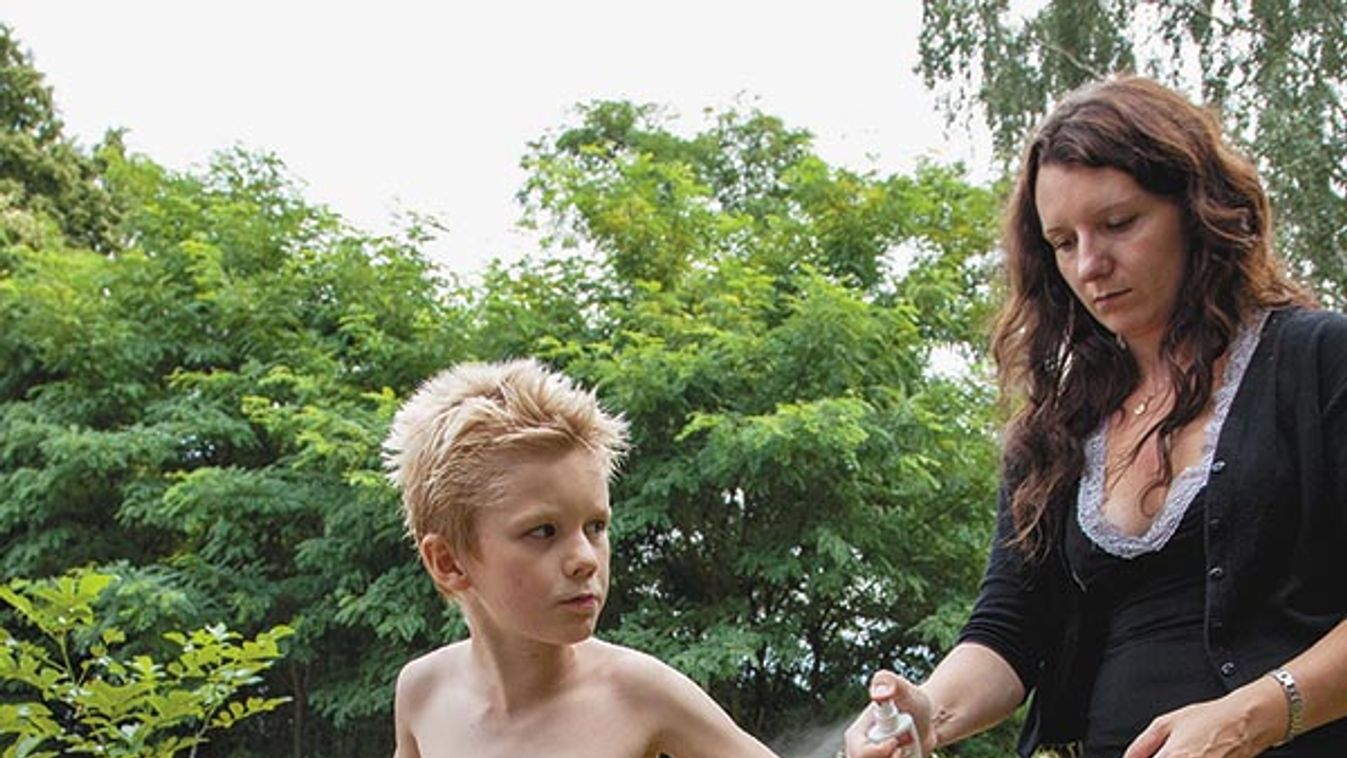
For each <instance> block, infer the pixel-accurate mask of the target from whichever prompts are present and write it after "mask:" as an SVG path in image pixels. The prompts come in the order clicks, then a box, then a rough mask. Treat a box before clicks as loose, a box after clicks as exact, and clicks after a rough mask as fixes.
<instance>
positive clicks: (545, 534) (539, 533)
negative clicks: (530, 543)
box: [528, 524, 557, 539]
mask: <svg viewBox="0 0 1347 758" xmlns="http://www.w3.org/2000/svg"><path fill="white" fill-rule="evenodd" d="M556 534H557V528H556V527H555V526H553V525H552V524H542V525H540V526H535V527H533V528H532V529H530V530H529V531H528V536H529V537H539V538H542V539H548V538H550V537H555V536H556Z"/></svg>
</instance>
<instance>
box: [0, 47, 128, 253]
mask: <svg viewBox="0 0 1347 758" xmlns="http://www.w3.org/2000/svg"><path fill="white" fill-rule="evenodd" d="M63 129H64V127H63V125H62V123H61V121H60V119H59V118H58V117H57V115H56V108H55V105H54V104H53V101H52V94H51V89H50V88H48V87H46V86H45V85H44V84H43V83H42V74H40V73H39V72H38V71H37V70H35V69H34V68H33V66H32V60H31V57H30V56H29V55H28V54H27V53H25V52H24V51H23V50H22V49H20V47H19V42H18V40H17V39H15V37H14V34H13V32H12V31H11V30H10V28H9V27H8V26H7V25H5V24H3V23H0V206H5V205H9V206H14V207H19V208H29V209H32V210H35V211H38V212H40V213H43V214H45V215H47V216H49V217H50V218H51V219H53V220H54V221H55V222H56V223H57V224H58V225H59V226H60V227H61V229H62V230H63V231H64V233H65V234H66V235H68V236H69V237H70V239H72V240H74V241H76V242H77V243H78V244H81V245H87V246H89V247H92V248H93V249H95V250H99V251H104V252H106V251H109V250H111V249H112V247H113V237H114V234H113V229H114V227H115V226H116V223H117V215H118V214H117V209H116V207H115V205H114V203H113V201H112V197H111V195H110V194H109V193H108V192H107V191H106V190H105V189H104V187H103V186H102V181H101V180H102V173H103V170H104V168H105V164H104V162H103V161H102V160H101V158H99V157H97V156H89V155H86V154H84V153H83V152H81V151H80V150H79V149H78V148H77V147H76V146H75V145H73V144H72V143H71V142H70V140H68V139H66V137H65V136H64V134H63V133H62V132H63ZM106 142H107V145H108V146H109V147H112V146H115V145H116V144H118V142H119V137H118V135H117V134H110V135H109V136H108V138H107V140H106ZM14 241H16V240H15V238H14V237H13V236H11V234H6V233H4V232H3V231H0V244H5V245H8V244H11V243H13V242H14ZM0 269H3V266H0Z"/></svg>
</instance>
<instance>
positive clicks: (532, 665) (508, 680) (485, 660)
mask: <svg viewBox="0 0 1347 758" xmlns="http://www.w3.org/2000/svg"><path fill="white" fill-rule="evenodd" d="M586 642H588V640H586V641H585V642H580V643H576V644H568V645H554V644H547V643H540V642H537V641H534V640H523V639H519V638H513V639H502V638H500V637H499V636H497V635H492V634H480V635H479V634H477V633H473V635H472V636H471V637H470V638H469V646H470V649H471V651H472V661H473V667H474V668H475V669H476V670H477V674H478V676H480V677H481V679H480V681H481V684H482V685H483V687H484V688H485V691H486V694H487V695H488V696H489V699H490V701H491V703H492V704H493V706H497V707H499V708H501V709H502V712H503V713H505V714H511V713H515V712H518V711H522V710H527V709H528V708H529V707H530V706H531V705H533V704H534V703H538V702H542V701H547V700H549V699H551V698H553V697H554V696H555V695H556V693H557V691H558V690H561V689H564V688H565V687H566V685H567V683H568V682H569V681H570V680H571V674H572V673H573V672H574V670H575V665H576V658H577V654H576V652H577V648H578V647H579V646H581V645H584V644H585V643H586Z"/></svg>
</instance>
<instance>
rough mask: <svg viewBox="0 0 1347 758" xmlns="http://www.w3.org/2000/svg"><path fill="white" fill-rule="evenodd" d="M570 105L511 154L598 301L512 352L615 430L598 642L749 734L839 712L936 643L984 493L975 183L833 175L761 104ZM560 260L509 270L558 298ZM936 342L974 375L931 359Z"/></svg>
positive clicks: (979, 203)
mask: <svg viewBox="0 0 1347 758" xmlns="http://www.w3.org/2000/svg"><path fill="white" fill-rule="evenodd" d="M580 118H581V124H580V125H578V126H576V127H573V128H571V129H567V130H563V131H561V132H559V133H558V134H556V135H553V136H552V137H551V138H550V139H548V140H543V141H540V142H539V143H536V144H535V145H534V147H533V153H532V154H531V155H530V156H529V158H528V159H526V165H528V166H530V167H531V168H532V169H533V178H532V179H531V181H530V183H529V184H528V186H527V187H526V191H525V194H524V198H525V200H526V201H527V202H528V203H529V208H530V210H531V211H532V212H533V214H534V220H535V221H539V220H546V221H549V222H550V226H549V228H550V229H552V230H553V231H554V233H555V239H556V240H557V241H559V242H560V243H561V244H562V246H563V247H564V246H565V245H567V244H572V245H576V246H579V247H581V248H585V247H592V249H593V250H595V251H596V252H597V253H598V254H599V259H600V263H601V265H602V266H603V267H606V272H605V271H604V270H603V269H600V271H599V274H601V277H600V278H599V281H600V282H603V284H601V285H600V287H599V289H600V291H601V292H602V293H603V294H602V295H601V296H598V297H597V298H591V299H589V300H574V301H572V300H569V299H564V298H562V299H560V300H564V302H558V303H557V304H556V306H555V310H550V311H549V316H550V320H552V322H553V323H557V324H580V325H583V326H581V327H580V328H577V329H575V330H574V331H571V330H569V329H566V330H560V331H559V332H558V331H551V330H540V333H539V334H538V335H537V336H535V337H533V338H532V339H531V340H524V341H523V344H524V345H527V346H528V347H527V348H526V349H527V351H528V352H532V353H535V354H541V355H544V356H546V357H548V358H549V359H550V360H552V361H554V362H556V363H558V364H560V365H561V366H563V367H564V368H565V369H566V370H567V371H569V372H571V373H572V374H575V375H577V376H579V377H581V378H583V379H585V380H586V381H588V382H590V383H594V384H596V385H597V386H599V387H600V388H601V391H602V394H603V396H604V397H605V398H606V399H607V400H608V401H609V402H610V403H611V404H612V406H613V407H615V408H618V409H621V410H622V411H623V412H625V413H626V414H627V416H628V418H629V419H630V421H631V423H632V429H633V433H634V435H635V450H634V451H633V453H632V455H631V457H630V458H629V460H628V462H627V465H626V467H625V471H624V473H623V475H622V477H621V478H620V480H619V482H618V485H617V489H616V492H615V496H614V501H615V503H616V511H615V524H614V529H615V534H616V536H617V540H616V547H615V555H614V559H613V576H614V579H613V584H614V594H613V597H612V598H611V599H610V605H609V608H608V610H607V611H606V613H605V617H604V629H605V633H606V634H607V635H608V636H610V637H611V638H613V639H615V640H618V641H621V642H625V643H627V644H631V645H633V646H636V647H639V648H642V649H645V650H649V651H651V652H653V653H655V654H656V655H658V656H660V657H662V658H664V659H665V660H668V661H670V662H671V663H673V664H674V665H675V666H677V667H679V668H680V669H682V670H683V671H685V672H687V673H688V674H689V675H691V676H692V677H693V678H694V679H696V680H697V681H699V682H700V683H702V684H703V685H704V686H706V687H707V688H708V689H709V690H710V691H711V692H712V694H713V695H715V696H716V697H717V698H718V699H719V700H720V701H721V702H722V703H724V704H725V705H726V706H727V707H728V708H729V709H730V710H731V712H732V713H733V714H734V715H735V716H736V718H738V719H739V720H740V721H741V722H742V723H744V724H746V725H748V726H749V727H750V728H752V729H754V730H755V731H757V732H759V733H763V734H773V733H777V732H778V731H780V730H782V729H784V728H786V727H787V726H788V725H790V724H793V723H797V722H798V720H799V719H800V718H802V717H806V715H808V716H809V717H812V718H817V717H818V713H819V709H820V708H823V709H824V710H825V711H828V710H831V711H832V712H834V713H840V712H844V711H846V710H848V709H850V708H852V707H854V706H855V704H856V703H855V696H856V695H858V694H861V693H862V692H863V690H862V689H861V688H860V687H859V684H860V682H861V681H862V679H863V677H864V675H865V674H866V673H867V672H869V671H872V670H873V669H874V668H876V667H878V666H880V665H904V666H907V667H908V668H909V670H912V671H913V672H914V673H920V672H921V671H922V670H924V669H926V668H928V667H929V666H930V665H931V664H932V663H933V660H934V655H935V654H936V653H937V652H938V651H939V650H941V649H943V648H944V647H947V646H948V645H950V644H952V642H953V635H952V632H951V630H950V625H949V623H948V622H947V618H948V617H949V616H951V615H952V614H953V611H951V610H950V609H952V608H956V609H961V610H963V611H966V609H967V606H968V603H969V601H970V598H971V595H972V593H973V591H974V589H975V586H976V582H977V578H978V575H979V574H980V569H981V566H982V564H983V556H984V551H985V548H986V540H987V539H988V528H989V525H990V516H991V511H990V508H991V506H992V503H993V500H994V498H993V497H992V488H993V479H994V476H995V472H996V465H995V449H994V444H993V441H992V435H991V433H990V424H991V417H990V410H989V409H990V397H989V396H988V394H987V392H986V390H985V389H984V387H985V386H986V385H985V384H984V383H982V382H981V381H977V380H976V377H977V376H978V370H979V369H977V368H976V366H977V361H978V360H979V356H980V354H981V353H980V350H981V347H980V341H979V339H978V337H977V334H978V333H979V329H980V321H981V319H982V318H983V317H984V315H985V313H986V312H987V307H988V306H987V302H986V298H987V291H986V288H985V286H984V285H982V282H983V281H984V280H985V269H984V267H985V261H986V259H987V253H988V251H989V250H990V249H991V245H992V240H993V235H994V232H993V229H994V223H993V216H994V199H993V195H992V194H991V193H990V192H989V191H987V190H985V189H977V188H973V187H970V186H969V185H968V184H967V183H966V182H964V181H963V179H962V176H961V174H960V172H959V171H958V170H957V169H947V168H940V167H935V166H924V167H922V168H921V169H920V170H919V171H918V172H917V173H916V174H915V175H914V176H911V177H900V176H892V177H880V176H875V175H871V174H856V173H853V172H850V171H846V170H841V169H836V168H833V167H830V166H828V165H827V164H826V163H824V162H823V161H822V160H820V159H819V158H818V157H817V156H815V155H814V154H813V153H812V152H811V151H810V141H809V138H808V135H806V134H804V133H800V132H793V131H791V130H788V129H786V128H785V127H783V126H782V125H781V123H780V122H779V121H777V120H776V119H773V118H770V117H767V116H764V115H763V114H760V113H752V112H750V113H746V114H741V113H736V112H729V113H724V114H718V115H715V116H714V120H713V123H712V124H711V126H710V127H709V129H707V131H705V132H702V133H698V134H694V135H691V136H688V137H680V136H678V135H676V134H674V133H672V132H671V131H669V130H668V129H667V127H666V126H665V122H664V120H663V119H664V116H663V115H662V114H661V113H660V112H659V111H657V110H656V109H653V108H639V107H634V106H631V105H628V104H613V103H599V104H591V105H590V106H587V107H585V108H583V109H582V110H581V112H580ZM638 201H639V205H640V208H641V210H640V213H614V212H613V211H612V209H613V208H616V207H627V206H628V204H631V203H634V202H638ZM583 260H584V259H583V258H582V257H578V256H577V257H569V258H568V257H562V258H560V259H555V258H554V259H552V261H551V262H550V263H549V264H548V266H547V267H542V266H538V265H533V264H530V263H527V262H526V263H524V264H521V266H520V267H519V273H518V274H517V276H516V278H515V279H514V281H520V282H522V281H526V280H528V279H529V278H530V277H540V276H542V277H548V276H550V277H551V278H552V280H553V281H555V282H556V283H557V285H558V286H559V287H560V288H562V289H563V290H565V289H567V285H566V284H565V281H566V277H565V276H563V275H560V272H567V273H568V274H569V273H574V272H577V271H581V270H584V267H585V266H586V265H589V266H591V267H592V264H585V263H583ZM558 261H561V262H558ZM632 261H644V262H650V261H656V262H659V263H658V265H656V266H654V267H649V268H641V267H639V266H636V265H632V263H631V262H632ZM538 289H539V290H546V289H548V288H547V287H545V286H543V287H538ZM507 294H509V293H508V291H505V292H501V291H499V290H498V291H496V292H488V293H487V294H486V295H485V297H484V301H485V305H486V307H488V308H490V309H491V310H496V309H499V308H500V307H501V306H500V305H499V304H498V303H497V301H496V298H498V297H500V296H501V295H507ZM943 349H952V350H954V351H955V352H960V353H962V354H964V355H965V356H967V357H968V358H969V360H970V361H972V362H973V368H971V369H970V370H971V371H972V373H971V374H969V375H967V376H963V377H960V376H955V377H954V378H950V377H948V376H946V375H942V374H940V373H939V372H936V371H933V370H932V368H931V366H932V362H933V360H934V356H936V355H938V354H940V351H941V350H943Z"/></svg>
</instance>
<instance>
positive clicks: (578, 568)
mask: <svg viewBox="0 0 1347 758" xmlns="http://www.w3.org/2000/svg"><path fill="white" fill-rule="evenodd" d="M598 567H599V551H598V548H597V546H595V545H594V544H592V543H591V542H590V541H589V540H587V539H585V538H584V537H583V536H582V537H581V538H579V539H576V540H573V541H572V543H571V549H570V550H569V551H568V552H567V554H566V564H565V571H566V575H567V576H579V577H583V576H588V575H590V574H592V573H594V572H595V570H597V569H598Z"/></svg>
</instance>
